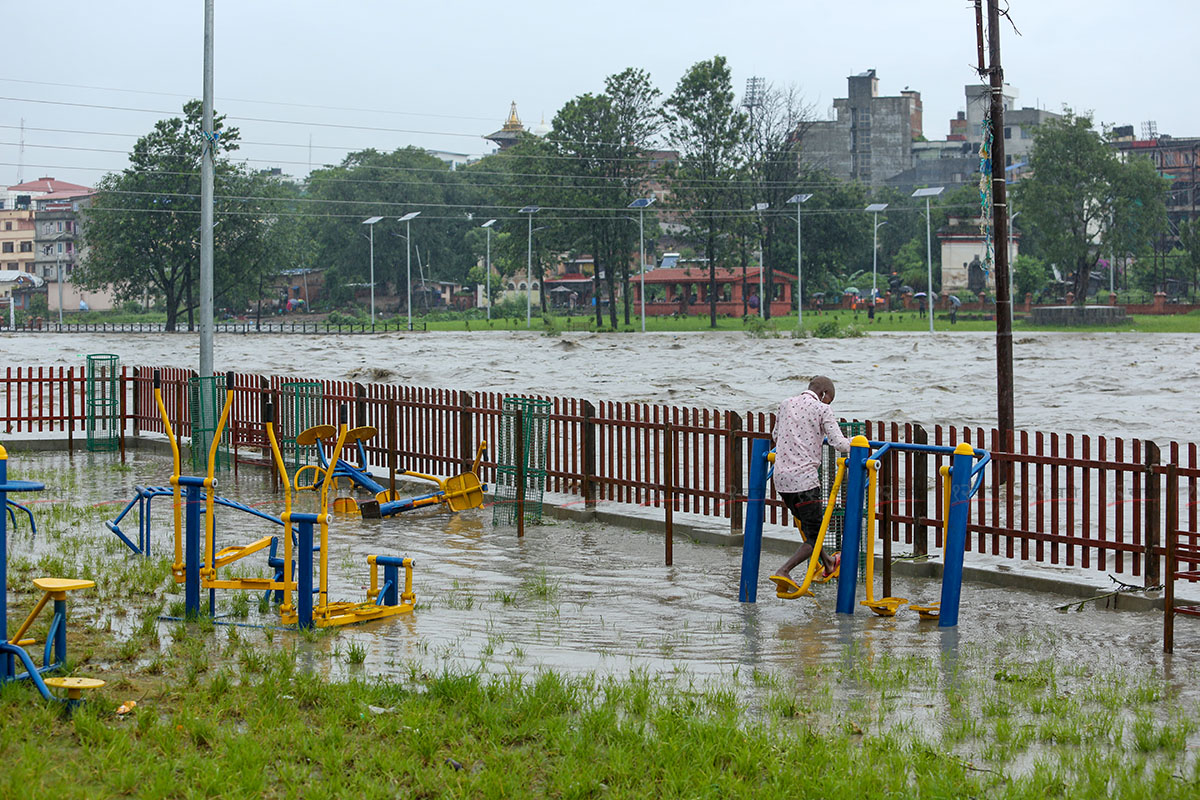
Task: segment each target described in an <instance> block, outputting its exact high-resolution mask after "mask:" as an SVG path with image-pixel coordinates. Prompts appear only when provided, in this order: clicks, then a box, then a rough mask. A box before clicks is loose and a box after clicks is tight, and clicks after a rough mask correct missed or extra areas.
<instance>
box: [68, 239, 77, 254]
mask: <svg viewBox="0 0 1200 800" xmlns="http://www.w3.org/2000/svg"><path fill="white" fill-rule="evenodd" d="M67 252H68V253H74V252H75V243H74V242H67Z"/></svg>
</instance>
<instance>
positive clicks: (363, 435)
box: [346, 425, 378, 444]
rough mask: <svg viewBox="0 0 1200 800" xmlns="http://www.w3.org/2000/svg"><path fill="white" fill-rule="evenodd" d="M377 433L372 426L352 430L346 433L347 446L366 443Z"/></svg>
mask: <svg viewBox="0 0 1200 800" xmlns="http://www.w3.org/2000/svg"><path fill="white" fill-rule="evenodd" d="M376 433H378V431H376V430H375V429H374V428H373V427H371V426H370V425H363V426H362V427H359V428H351V429H350V430H348V431H346V444H350V443H351V442H358V441H365V440H367V439H370V438H373V437H374V436H375V434H376Z"/></svg>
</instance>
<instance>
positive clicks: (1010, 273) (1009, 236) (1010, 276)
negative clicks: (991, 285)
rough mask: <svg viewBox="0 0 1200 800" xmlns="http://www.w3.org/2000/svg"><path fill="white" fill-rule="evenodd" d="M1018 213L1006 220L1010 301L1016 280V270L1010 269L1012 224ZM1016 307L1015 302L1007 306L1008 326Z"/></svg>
mask: <svg viewBox="0 0 1200 800" xmlns="http://www.w3.org/2000/svg"><path fill="white" fill-rule="evenodd" d="M1020 213H1021V212H1020V211H1015V212H1013V213H1012V214H1011V215H1010V216H1009V218H1008V263H1009V270H1008V296H1009V299H1010V300H1011V299H1012V297H1013V281H1014V280H1015V278H1016V276H1015V274H1014V273H1016V269H1014V268H1012V264H1013V262H1014V261H1015V260H1016V259H1014V258H1013V222H1015V221H1016V219H1017V216H1018V215H1019V214H1020ZM1016 305H1017V304H1016V302H1015V301H1013V302H1010V303H1009V304H1008V321H1009V325H1010V326H1011V325H1012V318H1013V309H1014V308H1015V307H1016Z"/></svg>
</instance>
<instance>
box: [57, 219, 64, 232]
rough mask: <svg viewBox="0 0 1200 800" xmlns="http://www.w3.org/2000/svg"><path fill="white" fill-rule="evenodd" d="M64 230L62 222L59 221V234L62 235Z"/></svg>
mask: <svg viewBox="0 0 1200 800" xmlns="http://www.w3.org/2000/svg"><path fill="white" fill-rule="evenodd" d="M62 230H63V227H62V220H61V219H60V220H59V221H58V232H59V233H62Z"/></svg>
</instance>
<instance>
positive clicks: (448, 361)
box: [0, 331, 1200, 441]
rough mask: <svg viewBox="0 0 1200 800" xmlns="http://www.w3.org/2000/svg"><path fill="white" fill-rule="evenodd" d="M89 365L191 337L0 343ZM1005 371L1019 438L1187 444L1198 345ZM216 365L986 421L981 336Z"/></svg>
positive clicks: (466, 336)
mask: <svg viewBox="0 0 1200 800" xmlns="http://www.w3.org/2000/svg"><path fill="white" fill-rule="evenodd" d="M98 352H103V353H115V354H117V355H119V356H121V359H122V362H123V363H125V364H128V365H134V364H144V365H154V366H180V367H191V368H195V367H196V365H197V363H198V362H199V347H198V340H197V337H196V336H195V335H188V334H176V335H167V334H120V335H114V334H107V335H104V334H85V335H57V334H10V335H0V359H2V360H3V362H4V363H6V364H10V365H22V364H31V365H40V364H64V365H80V366H82V365H83V363H84V362H83V358H82V357H83V356H84V355H85V354H88V353H98ZM1013 359H1014V361H1013V369H1014V374H1015V385H1016V392H1015V403H1016V421H1017V426H1018V427H1019V428H1021V429H1025V430H1031V431H1033V430H1042V431H1059V432H1061V433H1088V434H1094V435H1106V436H1127V437H1128V436H1136V437H1141V438H1148V439H1154V440H1156V441H1167V440H1172V439H1174V440H1177V441H1200V402H1197V397H1198V396H1200V369H1198V368H1197V367H1198V365H1200V335H1196V334H1136V333H1133V334H1131V333H1080V334H1036V335H1028V334H1022V335H1018V336H1017V337H1016V339H1015V340H1014V356H1013ZM214 361H215V363H216V368H217V369H218V370H227V369H234V370H238V371H244V372H257V373H261V374H282V375H295V376H302V377H312V378H329V379H352V380H359V381H364V382H380V383H397V384H407V385H414V386H428V387H439V388H452V389H470V390H489V391H502V392H503V391H513V392H536V393H541V394H548V395H567V396H577V397H584V398H587V399H590V400H618V401H631V402H638V403H671V404H678V405H692V406H703V407H708V408H721V409H726V408H728V409H731V410H735V411H740V412H746V411H770V410H774V408H775V407H776V406H777V405H778V403H779V401H780V400H781V399H782V398H784V397H786V396H788V395H791V394H795V393H797V392H798V391H800V390H802V389H803V388H804V387H805V386H806V384H807V381H808V378H809V377H810V376H812V375H814V374H826V375H829V376H831V377H832V378H833V379H834V380H835V381H836V383H837V387H838V395H837V401H836V404H835V406H834V408H835V409H836V410H837V412H838V413H839V414H840V415H842V416H845V417H854V418H859V419H864V418H866V419H879V420H888V421H897V422H909V421H912V422H920V423H922V424H925V425H932V424H937V423H941V424H956V425H979V426H984V427H990V426H992V425H994V424H995V420H996V367H995V338H994V336H992V335H989V334H973V333H955V334H953V335H949V334H936V335H932V336H931V335H928V334H907V333H905V334H875V335H872V336H869V337H865V338H861V339H833V340H822V339H801V340H794V339H791V338H778V339H754V338H751V337H750V336H748V335H746V334H743V333H688V334H648V335H640V334H588V333H572V334H562V335H560V336H553V337H551V336H544V335H542V334H537V333H500V332H490V331H489V332H486V333H484V332H475V333H419V334H397V333H392V334H376V335H359V336H301V335H286V336H281V335H242V336H238V335H228V334H224V335H220V336H218V337H217V338H216V345H215V354H214Z"/></svg>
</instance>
